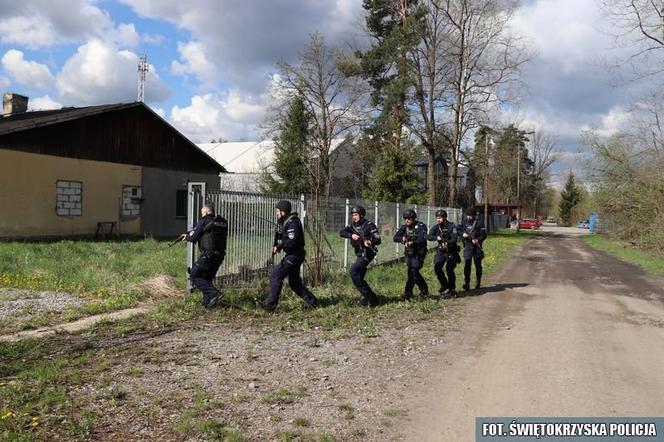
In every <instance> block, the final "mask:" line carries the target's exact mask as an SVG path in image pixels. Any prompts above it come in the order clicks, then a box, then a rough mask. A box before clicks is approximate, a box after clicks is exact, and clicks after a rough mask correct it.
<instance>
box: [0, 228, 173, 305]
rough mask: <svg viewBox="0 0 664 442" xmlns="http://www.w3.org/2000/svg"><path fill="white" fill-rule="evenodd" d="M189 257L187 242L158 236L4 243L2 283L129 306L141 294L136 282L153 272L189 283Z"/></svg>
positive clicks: (0, 245)
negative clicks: (185, 273)
mask: <svg viewBox="0 0 664 442" xmlns="http://www.w3.org/2000/svg"><path fill="white" fill-rule="evenodd" d="M185 258H186V252H185V248H184V247H167V242H166V241H156V240H153V239H143V240H124V241H122V240H116V241H90V240H80V241H71V240H64V241H56V242H22V241H14V242H3V243H0V287H14V288H24V289H30V290H52V291H58V292H66V293H72V294H76V295H81V296H82V297H85V298H87V299H89V300H91V301H96V302H93V304H96V305H102V306H103V307H112V308H123V307H127V306H131V305H134V304H135V303H136V302H137V301H138V300H140V299H141V297H142V293H141V291H140V290H138V289H137V287H136V285H137V284H138V283H141V282H143V281H145V280H147V279H149V278H151V277H154V276H157V275H169V276H173V277H178V278H177V279H176V283H179V284H180V287H181V288H183V287H184V280H183V278H182V277H181V275H182V272H183V267H184V262H185ZM95 312H96V311H95ZM91 313H93V312H91Z"/></svg>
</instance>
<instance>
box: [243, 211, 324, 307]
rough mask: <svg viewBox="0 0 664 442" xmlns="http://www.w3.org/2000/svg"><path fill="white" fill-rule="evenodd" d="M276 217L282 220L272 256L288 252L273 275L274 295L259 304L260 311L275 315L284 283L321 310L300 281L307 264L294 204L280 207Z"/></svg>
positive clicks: (271, 290) (279, 220)
mask: <svg viewBox="0 0 664 442" xmlns="http://www.w3.org/2000/svg"><path fill="white" fill-rule="evenodd" d="M276 214H277V217H278V218H279V219H278V221H277V229H276V232H275V235H274V243H273V244H272V254H273V255H274V254H276V253H279V252H284V253H285V256H284V257H283V259H282V260H281V262H280V263H279V264H278V265H277V266H276V267H275V268H274V270H273V271H272V273H271V274H270V294H269V295H268V297H267V299H266V300H265V301H264V302H260V301H259V302H257V303H256V305H257V306H258V307H259V308H262V309H263V310H267V311H274V310H275V309H276V308H277V304H278V303H279V295H280V294H281V287H282V286H283V283H284V279H285V278H286V277H288V285H290V288H291V289H292V290H293V291H294V292H295V294H297V295H298V296H299V297H300V298H302V299H303V300H304V302H305V303H306V304H307V306H308V307H309V308H315V307H318V300H317V299H316V297H315V296H314V295H313V294H312V293H311V292H310V291H309V290H307V288H306V287H305V286H304V284H303V283H302V278H301V277H300V266H301V265H302V263H303V262H304V256H305V251H304V231H303V230H302V223H301V222H300V218H298V216H297V213H295V212H292V211H291V203H290V201H286V200H282V201H279V202H278V203H277V206H276Z"/></svg>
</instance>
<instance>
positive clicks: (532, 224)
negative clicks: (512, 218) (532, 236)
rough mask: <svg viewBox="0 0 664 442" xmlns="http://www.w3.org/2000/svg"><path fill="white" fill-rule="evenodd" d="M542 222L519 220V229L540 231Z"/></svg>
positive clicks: (529, 219)
mask: <svg viewBox="0 0 664 442" xmlns="http://www.w3.org/2000/svg"><path fill="white" fill-rule="evenodd" d="M539 228H540V222H539V220H538V219H531V218H524V219H522V220H519V229H539Z"/></svg>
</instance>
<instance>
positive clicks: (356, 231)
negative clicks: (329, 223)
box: [350, 224, 378, 255]
mask: <svg viewBox="0 0 664 442" xmlns="http://www.w3.org/2000/svg"><path fill="white" fill-rule="evenodd" d="M351 228H352V229H353V233H354V234H356V235H357V236H359V237H360V239H358V240H357V241H355V240H353V239H351V241H350V243H351V245H352V246H353V247H357V246H360V247H362V255H365V254H366V252H367V250H371V251H372V252H373V253H374V255H377V254H378V247H376V246H375V245H374V244H373V243H372V242H371V237H370V236H369V237H367V236H366V235H365V234H364V232H363V231H362V229H358V228H357V227H356V226H355V225H353V224H351ZM366 241H369V242H370V244H371V246H367V245H366V244H365V242H366Z"/></svg>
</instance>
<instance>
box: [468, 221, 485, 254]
mask: <svg viewBox="0 0 664 442" xmlns="http://www.w3.org/2000/svg"><path fill="white" fill-rule="evenodd" d="M476 225H477V219H475V220H474V221H473V225H472V226H471V227H470V230H468V228H466V233H467V234H468V236H469V237H470V240H471V242H472V241H473V240H475V239H479V238H477V235H476V233H475V226H476ZM472 244H473V245H474V246H477V248H478V249H480V250H481V251H482V252H484V249H483V248H482V244H481V243H480V241H477V244H475V243H472Z"/></svg>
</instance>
